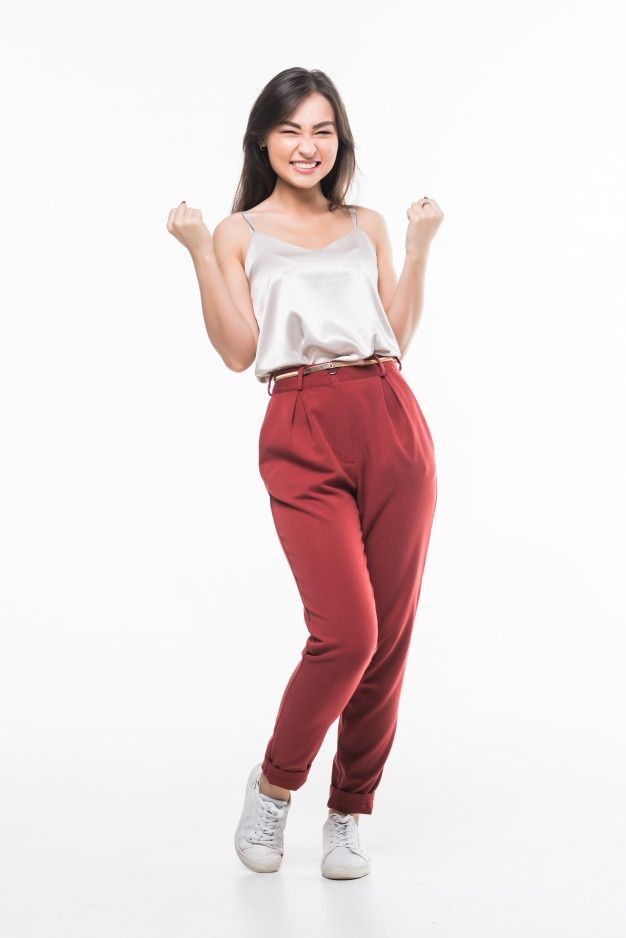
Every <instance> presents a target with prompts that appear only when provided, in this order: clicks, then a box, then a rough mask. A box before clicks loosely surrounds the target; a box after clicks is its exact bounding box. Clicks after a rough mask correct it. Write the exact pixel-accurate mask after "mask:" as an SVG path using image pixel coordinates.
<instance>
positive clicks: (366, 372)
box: [259, 355, 437, 814]
mask: <svg viewBox="0 0 626 938" xmlns="http://www.w3.org/2000/svg"><path fill="white" fill-rule="evenodd" d="M375 357H376V359H377V362H376V364H371V365H359V366H356V365H355V366H347V367H339V368H336V369H328V370H327V369H320V370H319V371H313V372H309V373H308V374H306V375H305V374H303V370H304V366H300V367H299V368H298V373H297V375H295V376H293V377H288V378H283V379H281V380H280V381H275V382H274V385H273V392H272V394H271V396H270V399H269V402H268V405H267V410H266V413H265V417H264V420H263V423H262V426H261V429H260V433H259V471H260V474H261V478H262V479H263V482H264V485H265V487H266V489H267V491H268V493H269V499H270V508H271V512H272V516H273V521H274V525H275V527H276V531H277V534H278V538H279V540H280V543H281V545H282V549H283V551H284V554H285V556H286V558H287V561H288V563H289V566H290V568H291V571H292V573H293V576H294V578H295V582H296V585H297V588H298V591H299V594H300V597H301V599H302V603H303V609H304V622H305V626H306V631H307V636H306V642H305V645H304V647H303V649H302V653H301V656H300V659H299V661H298V663H297V665H296V667H295V670H294V671H293V673H292V674H291V676H290V677H289V680H288V681H287V685H286V687H285V689H284V692H283V695H282V699H281V700H280V704H279V707H278V713H277V716H276V720H275V724H274V728H273V733H272V735H271V737H270V739H269V741H268V742H267V746H266V748H265V755H264V759H263V772H264V773H265V775H266V777H267V779H268V780H269V782H270V783H272V784H274V785H279V786H281V787H283V788H288V789H291V790H296V789H298V788H300V787H301V786H302V785H304V783H305V781H306V779H307V776H308V773H309V770H310V768H311V765H312V763H313V760H314V758H315V756H316V754H317V752H318V751H319V749H320V747H321V745H322V742H323V741H324V738H325V736H326V733H327V731H328V729H329V728H330V726H331V725H332V724H333V723H334V721H335V720H337V719H338V720H339V722H338V731H337V749H336V753H335V756H334V759H333V763H332V771H331V778H330V792H329V799H328V802H327V805H328V807H331V808H334V809H336V810H338V811H342V812H346V813H347V812H358V813H363V814H371V813H372V811H373V806H374V795H375V792H376V790H377V788H378V786H379V784H380V781H381V777H382V774H383V769H384V766H385V762H386V760H387V757H388V756H389V753H390V751H391V747H392V744H393V740H394V736H395V733H396V726H397V720H398V709H399V702H400V694H401V689H402V683H403V679H404V673H405V667H406V663H407V656H408V652H409V646H410V642H411V634H412V630H413V624H414V621H415V617H416V613H417V606H418V601H419V596H420V591H421V584H422V577H423V572H424V566H425V562H426V555H427V550H428V544H429V540H430V534H431V529H432V524H433V518H434V512H435V505H436V501H437V479H436V469H435V452H434V445H433V440H432V437H431V434H430V430H429V427H428V425H427V423H426V420H425V418H424V415H423V413H422V410H421V408H420V406H419V404H418V402H417V399H416V397H415V395H414V393H413V391H412V390H411V388H410V386H409V384H408V382H407V381H406V380H405V378H404V377H403V375H402V374H401V364H399V363H397V360H394V361H381V356H378V355H376V356H375ZM294 367H295V366H294ZM286 370H289V369H283V371H286Z"/></svg>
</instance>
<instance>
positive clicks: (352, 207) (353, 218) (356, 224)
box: [348, 205, 359, 228]
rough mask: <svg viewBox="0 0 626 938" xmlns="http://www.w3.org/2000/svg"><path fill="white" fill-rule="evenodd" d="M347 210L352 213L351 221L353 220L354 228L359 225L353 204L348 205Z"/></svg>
mask: <svg viewBox="0 0 626 938" xmlns="http://www.w3.org/2000/svg"><path fill="white" fill-rule="evenodd" d="M348 211H349V212H350V214H351V215H352V221H353V222H354V227H355V228H358V227H359V223H358V221H357V219H356V208H355V207H354V205H349V206H348Z"/></svg>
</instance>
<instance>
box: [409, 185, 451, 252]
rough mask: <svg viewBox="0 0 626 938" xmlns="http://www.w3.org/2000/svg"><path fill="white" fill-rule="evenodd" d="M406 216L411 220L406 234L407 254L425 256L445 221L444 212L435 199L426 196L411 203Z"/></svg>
mask: <svg viewBox="0 0 626 938" xmlns="http://www.w3.org/2000/svg"><path fill="white" fill-rule="evenodd" d="M406 215H407V218H408V219H409V227H408V230H407V233H406V250H407V254H423V253H424V252H425V251H427V250H428V248H429V247H430V242H431V241H432V239H433V238H434V236H435V233H436V231H437V229H438V228H439V225H440V224H441V222H442V221H443V212H442V211H441V209H440V208H439V206H438V205H437V203H436V202H435V200H434V199H429V198H428V196H426V195H425V196H424V197H423V198H421V199H419V200H418V201H417V202H411V205H410V206H409V208H408V209H407V211H406Z"/></svg>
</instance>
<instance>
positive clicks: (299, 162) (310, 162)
mask: <svg viewBox="0 0 626 938" xmlns="http://www.w3.org/2000/svg"><path fill="white" fill-rule="evenodd" d="M289 162H290V163H291V165H292V166H310V167H311V168H312V167H313V166H319V165H320V163H321V162H322V161H321V160H289Z"/></svg>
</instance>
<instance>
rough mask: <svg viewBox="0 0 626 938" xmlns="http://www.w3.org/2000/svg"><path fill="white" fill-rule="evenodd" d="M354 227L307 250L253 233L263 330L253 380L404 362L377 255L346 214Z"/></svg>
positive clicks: (255, 301)
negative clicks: (316, 368)
mask: <svg viewBox="0 0 626 938" xmlns="http://www.w3.org/2000/svg"><path fill="white" fill-rule="evenodd" d="M348 209H349V211H350V215H351V216H352V221H353V227H352V228H351V230H350V231H349V232H348V233H347V234H345V235H343V236H342V237H340V238H336V239H335V240H334V241H331V243H330V244H328V245H327V246H326V247H325V248H304V247H301V246H299V245H297V244H292V243H291V242H290V241H282V240H280V239H279V238H274V237H272V236H271V235H265V234H263V233H262V232H261V231H257V229H256V228H255V227H254V225H253V224H252V222H251V221H250V219H249V217H248V213H247V212H242V215H243V217H244V218H245V220H246V221H247V222H248V224H249V225H250V228H251V229H252V237H251V239H250V243H249V246H248V250H247V252H246V259H245V265H244V266H245V272H246V276H247V278H248V282H249V284H250V295H251V298H252V306H253V309H254V315H255V317H256V320H257V323H258V325H259V340H258V345H257V354H256V360H255V369H254V373H255V376H256V377H257V378H258V380H259V381H262V382H267V381H269V378H270V375H271V373H272V372H273V371H277V370H278V369H281V368H286V367H289V366H290V365H295V366H296V367H297V366H298V365H302V364H304V365H315V364H318V363H320V362H326V361H331V360H335V359H338V360H341V361H357V360H358V359H360V358H369V357H370V356H371V355H372V353H373V352H377V353H378V354H379V355H395V356H397V357H398V358H400V357H401V353H400V349H399V347H398V342H397V340H396V337H395V334H394V332H393V329H392V328H391V323H390V322H389V319H388V317H387V314H386V312H385V308H384V306H383V304H382V302H381V299H380V296H379V294H378V264H377V261H376V248H375V247H374V244H373V243H372V241H371V239H370V238H369V236H368V235H367V234H366V233H365V231H363V229H362V228H360V227H359V225H358V222H357V217H356V208H355V207H354V206H352V205H351V206H348Z"/></svg>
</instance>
